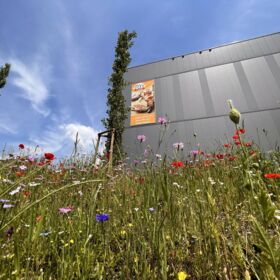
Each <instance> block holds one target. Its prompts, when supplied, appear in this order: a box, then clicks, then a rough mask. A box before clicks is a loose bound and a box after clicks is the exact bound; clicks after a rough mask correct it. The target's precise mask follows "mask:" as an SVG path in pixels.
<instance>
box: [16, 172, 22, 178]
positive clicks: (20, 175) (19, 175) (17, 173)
mask: <svg viewBox="0 0 280 280" xmlns="http://www.w3.org/2000/svg"><path fill="white" fill-rule="evenodd" d="M16 176H17V177H22V176H24V173H23V172H21V171H17V172H16Z"/></svg>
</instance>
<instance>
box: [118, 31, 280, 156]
mask: <svg viewBox="0 0 280 280" xmlns="http://www.w3.org/2000/svg"><path fill="white" fill-rule="evenodd" d="M126 79H127V80H128V81H130V82H141V81H144V80H149V79H155V100H156V115H157V117H158V116H167V117H168V119H169V120H170V124H169V125H168V130H167V131H165V129H164V128H165V126H160V125H159V124H147V125H141V126H135V127H130V116H129V118H128V119H127V121H126V130H125V133H124V146H125V151H126V152H127V153H128V155H129V156H130V157H131V158H135V157H139V156H140V155H142V154H143V152H144V148H147V147H149V148H151V149H152V150H153V151H154V153H161V154H163V153H165V152H167V154H168V155H169V156H172V154H173V151H172V144H173V143H175V142H183V143H184V144H185V146H186V148H185V150H184V153H186V155H187V154H188V151H190V150H191V149H195V148H197V144H198V143H200V145H201V147H202V148H203V149H206V150H207V149H209V150H210V149H212V150H213V149H216V148H217V147H218V143H225V142H227V141H229V140H230V139H231V136H232V134H233V133H234V126H233V124H232V123H231V122H230V120H229V118H228V116H227V115H228V111H229V108H228V104H227V100H228V99H232V100H233V102H234V105H235V106H236V107H237V108H238V109H239V110H240V111H241V113H242V117H243V120H244V121H245V126H246V130H247V134H248V136H249V138H250V139H252V140H253V141H255V142H256V143H258V144H259V145H260V146H261V147H262V148H263V149H264V150H269V149H272V148H274V147H275V144H276V143H278V145H279V142H280V33H276V34H272V35H268V36H264V37H260V38H256V39H253V40H248V41H244V42H238V43H234V44H231V45H227V46H222V47H218V48H213V49H212V50H211V51H210V52H209V50H205V51H203V52H202V53H201V54H200V53H199V52H197V53H194V54H190V55H187V56H184V57H176V58H175V59H174V60H172V59H167V60H164V61H159V62H155V63H151V64H147V65H143V66H139V67H133V68H130V69H129V70H128V72H127V74H126ZM123 93H124V96H125V98H126V102H127V103H126V104H127V106H130V96H131V88H130V85H128V86H127V87H126V88H125V90H124V91H123ZM163 133H164V134H165V136H164V138H163V139H162V143H161V145H160V147H159V139H160V138H161V136H162V134H163ZM194 133H196V134H197V137H194V136H193V135H194ZM138 134H144V135H146V136H147V142H145V143H141V144H140V143H138V141H137V135H138Z"/></svg>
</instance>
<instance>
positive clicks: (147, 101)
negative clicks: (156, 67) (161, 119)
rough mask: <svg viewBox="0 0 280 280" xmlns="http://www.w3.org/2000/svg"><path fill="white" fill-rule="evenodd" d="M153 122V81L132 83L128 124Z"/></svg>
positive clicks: (154, 117)
mask: <svg viewBox="0 0 280 280" xmlns="http://www.w3.org/2000/svg"><path fill="white" fill-rule="evenodd" d="M155 122H156V112H155V81H154V80H149V81H145V82H141V83H136V84H132V87H131V115H130V125H131V126H133V125H140V124H149V123H155Z"/></svg>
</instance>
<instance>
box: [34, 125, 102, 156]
mask: <svg viewBox="0 0 280 280" xmlns="http://www.w3.org/2000/svg"><path fill="white" fill-rule="evenodd" d="M77 133H78V139H79V142H78V148H79V151H83V152H89V151H92V150H94V143H95V141H96V139H97V134H98V131H97V130H96V129H94V128H92V127H89V126H85V125H83V124H80V123H67V124H60V125H57V126H56V127H55V128H50V129H48V130H46V131H45V132H44V133H43V135H42V137H39V138H36V137H35V138H31V139H30V141H31V142H32V143H33V144H34V145H37V144H38V145H39V146H40V147H41V148H43V149H44V150H45V151H52V152H60V153H62V154H70V153H71V152H72V150H73V147H74V142H75V140H76V135H77Z"/></svg>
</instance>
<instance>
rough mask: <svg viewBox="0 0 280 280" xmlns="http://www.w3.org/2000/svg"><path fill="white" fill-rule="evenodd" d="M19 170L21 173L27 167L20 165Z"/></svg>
mask: <svg viewBox="0 0 280 280" xmlns="http://www.w3.org/2000/svg"><path fill="white" fill-rule="evenodd" d="M19 169H20V170H22V171H24V170H26V169H27V166H26V165H21V166H19Z"/></svg>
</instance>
